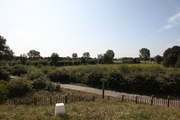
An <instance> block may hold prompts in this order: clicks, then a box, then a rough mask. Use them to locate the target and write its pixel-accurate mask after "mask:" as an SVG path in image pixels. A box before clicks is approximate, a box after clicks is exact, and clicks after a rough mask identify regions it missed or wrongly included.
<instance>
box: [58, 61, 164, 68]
mask: <svg viewBox="0 0 180 120" xmlns="http://www.w3.org/2000/svg"><path fill="white" fill-rule="evenodd" d="M114 62H115V64H96V65H74V66H62V67H57V68H58V69H63V68H64V69H78V68H81V67H105V68H112V67H117V66H120V65H128V66H140V67H151V66H159V67H163V66H162V64H150V63H148V62H147V64H144V63H140V64H121V61H114Z"/></svg>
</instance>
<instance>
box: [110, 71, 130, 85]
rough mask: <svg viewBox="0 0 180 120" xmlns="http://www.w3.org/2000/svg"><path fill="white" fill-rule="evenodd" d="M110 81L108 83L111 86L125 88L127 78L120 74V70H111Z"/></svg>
mask: <svg viewBox="0 0 180 120" xmlns="http://www.w3.org/2000/svg"><path fill="white" fill-rule="evenodd" d="M107 78H108V81H107V85H108V86H109V87H111V88H118V87H120V88H122V87H123V88H125V87H126V82H127V81H126V80H124V78H123V76H122V75H121V74H120V72H118V71H116V70H110V71H109V72H108V76H107Z"/></svg>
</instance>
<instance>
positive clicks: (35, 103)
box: [34, 97, 37, 105]
mask: <svg viewBox="0 0 180 120" xmlns="http://www.w3.org/2000/svg"><path fill="white" fill-rule="evenodd" d="M34 105H37V99H36V97H34Z"/></svg>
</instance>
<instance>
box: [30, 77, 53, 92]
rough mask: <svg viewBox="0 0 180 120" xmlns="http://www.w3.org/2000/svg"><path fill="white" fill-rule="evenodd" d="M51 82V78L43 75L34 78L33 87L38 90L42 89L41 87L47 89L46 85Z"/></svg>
mask: <svg viewBox="0 0 180 120" xmlns="http://www.w3.org/2000/svg"><path fill="white" fill-rule="evenodd" d="M49 84H50V79H48V78H47V77H44V76H41V77H39V78H38V79H35V80H34V83H33V88H35V89H36V90H41V89H45V88H46V86H48V85H49Z"/></svg>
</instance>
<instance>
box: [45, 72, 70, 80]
mask: <svg viewBox="0 0 180 120" xmlns="http://www.w3.org/2000/svg"><path fill="white" fill-rule="evenodd" d="M47 77H48V78H49V79H51V81H54V82H58V81H68V80H69V74H68V71H66V70H65V69H63V70H53V71H50V72H49V73H48V74H47Z"/></svg>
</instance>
